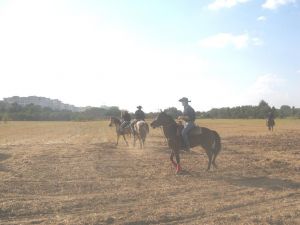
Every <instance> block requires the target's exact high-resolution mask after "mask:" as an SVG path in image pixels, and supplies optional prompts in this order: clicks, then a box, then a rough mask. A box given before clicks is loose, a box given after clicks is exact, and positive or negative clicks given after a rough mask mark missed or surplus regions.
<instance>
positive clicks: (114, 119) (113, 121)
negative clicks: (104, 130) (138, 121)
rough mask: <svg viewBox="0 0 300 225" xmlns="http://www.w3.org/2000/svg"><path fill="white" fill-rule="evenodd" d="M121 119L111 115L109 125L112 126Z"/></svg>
mask: <svg viewBox="0 0 300 225" xmlns="http://www.w3.org/2000/svg"><path fill="white" fill-rule="evenodd" d="M120 123H121V122H120V120H119V119H118V118H116V117H113V116H111V117H110V121H109V124H108V126H110V127H112V126H113V125H116V124H120Z"/></svg>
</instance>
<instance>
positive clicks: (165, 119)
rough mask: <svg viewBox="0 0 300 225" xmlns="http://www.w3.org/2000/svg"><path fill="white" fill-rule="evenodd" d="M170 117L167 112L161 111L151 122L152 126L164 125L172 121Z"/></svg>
mask: <svg viewBox="0 0 300 225" xmlns="http://www.w3.org/2000/svg"><path fill="white" fill-rule="evenodd" d="M170 118H171V117H170V116H169V115H168V114H166V113H165V112H160V113H159V114H158V116H157V117H156V118H155V119H154V120H153V121H152V123H150V126H151V127H152V128H156V127H160V126H164V125H166V124H167V123H169V122H170Z"/></svg>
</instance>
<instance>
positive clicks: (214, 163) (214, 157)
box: [211, 153, 218, 169]
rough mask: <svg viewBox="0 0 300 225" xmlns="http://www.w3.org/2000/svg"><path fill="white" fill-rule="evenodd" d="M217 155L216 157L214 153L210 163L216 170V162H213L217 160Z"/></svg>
mask: <svg viewBox="0 0 300 225" xmlns="http://www.w3.org/2000/svg"><path fill="white" fill-rule="evenodd" d="M217 155H218V154H216V153H214V154H213V156H212V161H211V163H212V164H213V166H214V167H215V168H216V169H217V168H218V166H217V164H216V162H215V160H216V158H217Z"/></svg>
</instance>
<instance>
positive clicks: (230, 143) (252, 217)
mask: <svg viewBox="0 0 300 225" xmlns="http://www.w3.org/2000/svg"><path fill="white" fill-rule="evenodd" d="M107 124H108V122H77V123H76V122H54V123H53V122H9V123H7V124H1V125H0V179H1V181H0V224H131V225H133V224H278V225H279V224H300V138H299V137H300V121H278V122H277V126H276V130H275V132H273V133H270V132H268V131H267V130H266V127H265V126H264V122H263V121H259V120H253V121H252V120H248V121H242V120H237V121H235V120H231V121H230V120H204V121H201V124H202V125H203V126H206V127H209V128H212V129H215V130H217V131H218V132H219V133H220V135H221V138H222V144H223V148H222V151H221V153H220V155H219V156H218V158H217V163H218V165H219V169H218V170H215V171H212V172H206V171H205V169H206V166H207V157H206V155H205V153H204V151H203V150H202V149H201V148H195V149H193V151H192V153H190V154H185V153H182V155H181V156H182V166H183V168H184V169H185V171H186V172H185V173H184V174H183V175H175V174H174V169H173V168H172V167H171V165H170V163H169V160H168V158H169V153H170V150H169V149H168V148H167V147H166V144H165V140H164V138H163V137H162V133H161V130H159V129H156V130H153V129H151V130H150V132H151V133H150V136H149V138H148V140H147V147H146V148H145V149H143V150H140V149H138V148H133V147H126V146H125V144H124V142H123V140H120V145H119V146H118V147H116V146H115V145H114V141H115V134H114V130H113V129H111V128H109V127H108V126H107ZM279 127H280V129H279Z"/></svg>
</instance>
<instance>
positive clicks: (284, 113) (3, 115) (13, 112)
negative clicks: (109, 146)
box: [0, 100, 300, 121]
mask: <svg viewBox="0 0 300 225" xmlns="http://www.w3.org/2000/svg"><path fill="white" fill-rule="evenodd" d="M164 111H165V112H166V113H168V114H169V115H171V116H172V117H173V118H177V117H178V116H180V115H182V111H181V110H178V109H177V108H175V107H170V108H167V109H165V110H164ZM270 111H273V112H274V114H275V117H277V118H278V117H279V118H287V117H294V118H300V109H299V108H295V107H290V106H288V105H283V106H281V107H280V108H279V109H276V108H275V107H270V106H269V104H268V103H267V102H265V101H264V100H261V101H260V103H259V104H258V106H238V107H233V108H229V107H225V108H219V109H217V108H214V109H211V110H209V111H207V112H196V116H197V118H216V119H217V118H223V119H239V118H240V119H263V118H266V117H267V115H268V113H269V112H270ZM157 114H158V112H151V113H147V114H146V117H147V118H154V117H155V116H157ZM120 115H121V110H120V109H119V108H118V107H117V106H112V107H92V108H89V109H86V110H85V111H82V112H72V111H68V110H53V109H51V108H47V107H45V108H43V107H41V106H38V105H33V104H29V105H26V106H20V105H18V104H17V103H13V104H9V103H7V102H3V101H0V120H2V121H9V120H15V121H26V120H28V121H89V120H102V119H108V118H109V117H110V116H116V117H120Z"/></svg>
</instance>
